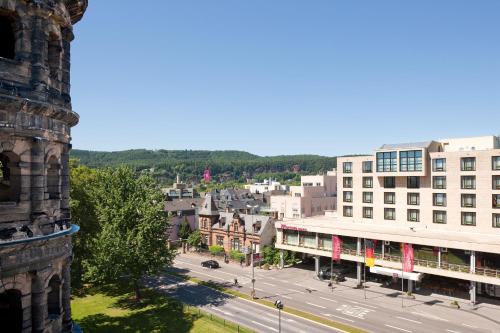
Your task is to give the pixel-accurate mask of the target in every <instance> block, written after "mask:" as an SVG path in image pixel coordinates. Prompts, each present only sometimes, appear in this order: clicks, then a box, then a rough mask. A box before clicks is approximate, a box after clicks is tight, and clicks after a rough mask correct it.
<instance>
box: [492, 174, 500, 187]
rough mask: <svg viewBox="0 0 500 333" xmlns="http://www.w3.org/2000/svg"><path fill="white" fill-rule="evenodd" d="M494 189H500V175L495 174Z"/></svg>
mask: <svg viewBox="0 0 500 333" xmlns="http://www.w3.org/2000/svg"><path fill="white" fill-rule="evenodd" d="M493 189H494V190H500V176H493Z"/></svg>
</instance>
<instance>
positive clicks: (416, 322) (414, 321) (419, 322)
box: [396, 316, 422, 324]
mask: <svg viewBox="0 0 500 333" xmlns="http://www.w3.org/2000/svg"><path fill="white" fill-rule="evenodd" d="M396 318H399V319H402V320H406V321H411V322H412V323H415V324H422V322H421V321H417V320H413V319H408V318H405V317H398V316H396Z"/></svg>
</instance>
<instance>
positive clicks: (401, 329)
mask: <svg viewBox="0 0 500 333" xmlns="http://www.w3.org/2000/svg"><path fill="white" fill-rule="evenodd" d="M384 325H385V326H387V327H390V328H394V329H395V330H400V331H403V332H408V333H411V331H408V330H405V329H404V328H401V327H396V326H391V325H387V324H384Z"/></svg>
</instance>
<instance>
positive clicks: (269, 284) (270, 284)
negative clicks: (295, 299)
mask: <svg viewBox="0 0 500 333" xmlns="http://www.w3.org/2000/svg"><path fill="white" fill-rule="evenodd" d="M262 284H265V285H268V286H271V287H276V285H275V284H272V283H267V282H262Z"/></svg>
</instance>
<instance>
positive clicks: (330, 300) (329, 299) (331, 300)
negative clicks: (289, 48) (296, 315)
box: [319, 296, 338, 303]
mask: <svg viewBox="0 0 500 333" xmlns="http://www.w3.org/2000/svg"><path fill="white" fill-rule="evenodd" d="M319 298H321V299H324V300H325V301H328V302H333V303H338V302H337V301H336V300H334V299H331V298H326V297H321V296H320V297H319Z"/></svg>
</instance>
